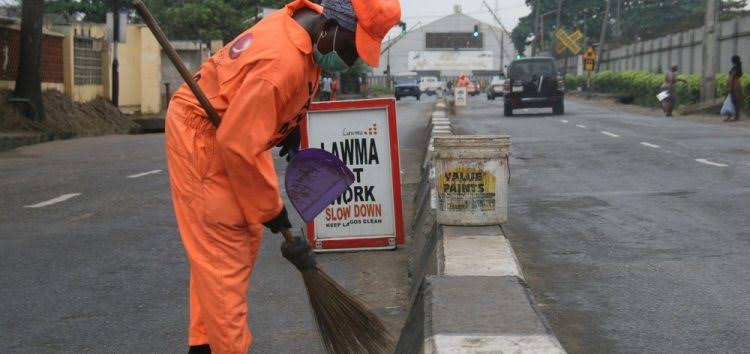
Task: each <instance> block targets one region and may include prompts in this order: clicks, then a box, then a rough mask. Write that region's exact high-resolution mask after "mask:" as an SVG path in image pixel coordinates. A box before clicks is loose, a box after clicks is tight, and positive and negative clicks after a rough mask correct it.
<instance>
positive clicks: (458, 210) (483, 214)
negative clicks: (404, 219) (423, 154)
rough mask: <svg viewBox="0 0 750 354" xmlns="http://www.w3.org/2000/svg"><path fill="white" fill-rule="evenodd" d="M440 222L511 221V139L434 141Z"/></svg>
mask: <svg viewBox="0 0 750 354" xmlns="http://www.w3.org/2000/svg"><path fill="white" fill-rule="evenodd" d="M434 148H435V154H434V163H435V186H436V191H437V197H438V198H437V221H438V222H439V223H440V224H443V225H462V226H480V225H497V224H502V223H504V222H506V221H507V220H508V178H509V170H508V154H509V150H510V137H509V136H497V135H492V136H482V135H463V136H461V135H453V136H436V137H435V138H434Z"/></svg>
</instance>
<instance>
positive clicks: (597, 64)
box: [595, 0, 611, 72]
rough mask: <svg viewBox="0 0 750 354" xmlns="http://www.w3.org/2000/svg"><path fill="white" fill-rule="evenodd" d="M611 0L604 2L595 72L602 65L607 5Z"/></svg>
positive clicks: (607, 12)
mask: <svg viewBox="0 0 750 354" xmlns="http://www.w3.org/2000/svg"><path fill="white" fill-rule="evenodd" d="M610 2H611V0H607V3H606V4H604V18H602V33H601V35H600V36H599V53H598V54H597V57H598V60H597V61H596V70H595V71H596V72H599V68H600V67H601V66H602V60H604V51H605V49H604V47H605V45H606V40H607V27H609V26H607V24H608V22H609V5H610Z"/></svg>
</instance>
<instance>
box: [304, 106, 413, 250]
mask: <svg viewBox="0 0 750 354" xmlns="http://www.w3.org/2000/svg"><path fill="white" fill-rule="evenodd" d="M395 124H396V122H395V103H394V100H393V99H380V100H360V101H334V102H325V103H315V104H313V105H312V106H311V109H310V111H309V113H308V118H307V123H306V129H305V131H306V137H307V139H306V142H307V146H308V147H313V148H321V149H323V150H326V151H329V152H331V153H333V154H334V155H336V156H338V157H339V158H340V159H341V160H342V161H344V163H345V164H346V165H347V166H348V167H349V168H350V169H351V170H352V172H353V173H354V184H352V185H351V186H350V187H349V189H348V190H347V191H346V192H344V194H343V195H341V196H340V197H339V198H338V199H337V200H336V201H334V202H333V203H332V204H331V205H329V206H328V207H327V208H326V209H325V210H324V211H323V212H322V213H320V215H318V217H317V218H315V220H314V221H313V222H312V223H311V225H308V232H309V233H308V237H309V238H311V243H312V244H313V245H314V248H315V250H316V251H321V250H331V249H348V250H351V249H379V248H395V247H396V244H397V243H402V242H403V241H402V240H403V231H402V229H403V219H402V217H401V182H400V175H399V162H398V136H397V134H396V129H395Z"/></svg>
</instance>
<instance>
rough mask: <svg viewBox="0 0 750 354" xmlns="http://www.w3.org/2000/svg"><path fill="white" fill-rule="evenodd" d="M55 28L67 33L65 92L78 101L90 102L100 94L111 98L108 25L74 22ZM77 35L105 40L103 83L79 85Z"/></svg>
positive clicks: (65, 44) (64, 47) (65, 40)
mask: <svg viewBox="0 0 750 354" xmlns="http://www.w3.org/2000/svg"><path fill="white" fill-rule="evenodd" d="M55 30H56V31H58V32H60V33H63V34H64V35H65V38H64V40H63V50H62V57H63V63H64V67H63V78H64V80H63V81H64V87H65V90H64V92H65V94H67V95H68V96H69V97H70V98H71V99H72V100H73V101H76V102H89V101H91V100H93V99H95V98H97V97H99V96H101V97H107V98H110V96H111V94H110V90H111V86H109V85H108V84H109V82H110V81H109V80H105V78H106V77H109V76H111V75H112V74H111V73H112V71H111V59H108V58H110V55H109V51H110V48H109V47H108V46H107V43H106V41H105V39H106V37H107V29H106V26H105V25H104V24H99V23H74V24H71V25H65V26H56V27H55ZM76 36H82V37H88V38H93V39H98V40H101V41H102V42H103V46H102V83H101V84H98V85H97V84H89V85H77V84H76V83H75V60H74V58H75V48H74V41H75V37H76ZM105 83H106V84H105Z"/></svg>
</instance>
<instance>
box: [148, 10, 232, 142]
mask: <svg viewBox="0 0 750 354" xmlns="http://www.w3.org/2000/svg"><path fill="white" fill-rule="evenodd" d="M133 7H135V10H136V11H138V14H139V15H141V18H142V19H143V22H146V25H147V26H148V28H149V29H150V30H151V33H153V34H154V37H156V41H158V42H159V44H160V45H161V48H162V49H164V53H165V54H167V57H168V58H169V61H171V62H172V64H173V65H174V67H175V68H177V71H178V72H179V73H180V76H182V79H183V80H185V83H187V85H188V86H189V87H190V90H191V91H193V94H194V95H195V98H197V99H198V102H200V104H201V106H202V107H203V109H204V110H205V111H206V114H207V115H208V119H210V120H211V123H213V125H214V126H215V127H217V128H218V127H219V115H218V114H217V113H216V110H215V109H214V107H213V106H211V102H210V101H209V100H208V98H206V95H205V94H204V93H203V90H201V88H200V86H198V84H197V83H196V82H195V81H194V80H193V76H192V75H191V74H190V72H189V71H188V69H187V67H185V64H184V63H183V62H182V59H180V56H179V54H177V51H175V50H174V48H173V47H172V44H171V43H169V40H168V39H167V36H166V35H164V32H163V31H162V30H161V27H159V24H158V23H157V22H156V19H154V16H153V15H151V11H149V10H148V8H147V7H146V4H144V3H143V1H141V0H135V1H133Z"/></svg>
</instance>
